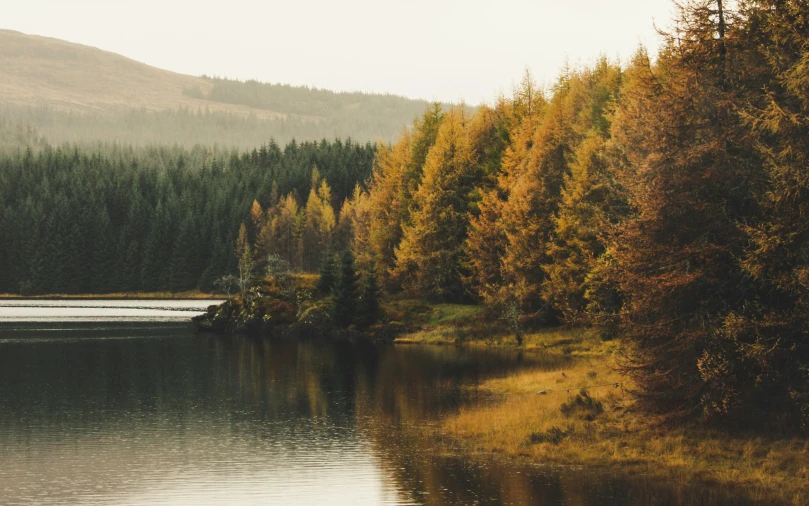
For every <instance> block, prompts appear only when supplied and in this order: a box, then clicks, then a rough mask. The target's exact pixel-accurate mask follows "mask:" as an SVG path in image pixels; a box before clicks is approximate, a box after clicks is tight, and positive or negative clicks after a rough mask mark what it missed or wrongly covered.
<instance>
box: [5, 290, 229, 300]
mask: <svg viewBox="0 0 809 506" xmlns="http://www.w3.org/2000/svg"><path fill="white" fill-rule="evenodd" d="M226 298H227V296H226V295H221V294H215V293H204V292H200V291H199V290H189V291H186V292H116V293H81V294H75V293H51V294H47V295H20V294H17V293H0V299H51V300H60V299H116V300H126V299H226Z"/></svg>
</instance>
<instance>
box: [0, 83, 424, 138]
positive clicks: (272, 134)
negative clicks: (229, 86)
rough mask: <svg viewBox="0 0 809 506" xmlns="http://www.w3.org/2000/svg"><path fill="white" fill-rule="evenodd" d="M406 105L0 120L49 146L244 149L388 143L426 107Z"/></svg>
mask: <svg viewBox="0 0 809 506" xmlns="http://www.w3.org/2000/svg"><path fill="white" fill-rule="evenodd" d="M369 97H374V96H373V95H369ZM369 100H372V99H371V98H369ZM410 102H411V103H412V105H410V106H409V107H403V108H402V109H401V110H396V111H391V110H389V109H387V108H385V107H380V108H377V107H376V105H374V104H370V105H367V106H364V107H362V108H360V110H362V111H364V112H362V113H359V112H357V114H353V113H350V112H349V110H350V108H347V110H346V112H345V114H340V115H337V116H324V117H305V116H295V115H289V116H287V115H283V114H281V115H278V116H277V117H273V118H261V117H258V116H254V115H248V116H244V115H240V114H234V113H226V112H215V111H209V110H204V109H201V110H191V109H173V110H163V111H153V110H146V109H123V110H108V111H103V112H75V111H64V110H59V109H55V108H52V107H47V106H42V107H29V106H19V105H12V104H0V118H2V119H3V121H6V122H8V123H11V124H13V125H25V127H24V128H33V129H35V130H36V131H37V133H38V135H40V136H42V137H44V138H46V139H47V140H48V141H49V142H50V143H51V144H54V145H59V144H63V143H66V142H67V143H72V144H84V143H86V142H87V141H93V142H107V143H113V142H114V143H118V144H128V145H135V146H152V145H158V146H160V145H171V144H178V145H180V146H183V147H186V148H189V149H190V148H192V147H194V146H197V145H203V146H220V147H222V148H227V149H234V148H235V149H241V150H248V149H253V148H255V147H256V146H260V145H261V144H262V143H264V142H266V140H267V139H270V138H272V139H275V141H276V142H277V143H279V144H280V145H286V144H288V143H290V142H292V140H297V141H299V142H300V141H309V142H312V141H317V140H319V139H324V138H327V139H334V138H341V139H346V138H349V137H350V138H352V139H356V140H358V141H361V142H376V141H383V142H390V141H391V140H393V139H395V137H396V135H397V134H398V132H399V131H400V130H401V129H402V128H403V127H404V126H405V125H407V124H408V123H409V122H410V121H412V119H413V117H415V116H416V115H418V114H419V112H421V111H422V110H424V107H425V106H426V102H423V101H417V100H412V101H410ZM412 111H418V112H412Z"/></svg>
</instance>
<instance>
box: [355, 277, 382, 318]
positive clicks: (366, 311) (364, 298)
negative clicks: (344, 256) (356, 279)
mask: <svg viewBox="0 0 809 506" xmlns="http://www.w3.org/2000/svg"><path fill="white" fill-rule="evenodd" d="M381 298H382V290H381V289H380V287H379V284H378V283H377V279H376V267H375V266H374V265H373V263H372V264H370V265H369V266H368V270H367V271H366V272H365V276H363V279H362V287H361V289H360V295H359V300H358V301H357V318H356V321H357V324H358V325H360V326H362V327H368V326H370V325H373V324H374V323H376V322H377V321H378V320H379V317H380V313H381V308H380V306H379V301H380V299H381Z"/></svg>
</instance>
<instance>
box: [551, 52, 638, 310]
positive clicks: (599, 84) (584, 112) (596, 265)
mask: <svg viewBox="0 0 809 506" xmlns="http://www.w3.org/2000/svg"><path fill="white" fill-rule="evenodd" d="M572 81H573V82H572V83H571V84H572V87H573V88H578V90H575V89H574V90H571V91H572V92H573V93H579V94H580V95H581V96H582V98H581V100H580V101H579V107H578V112H577V115H576V118H575V121H574V123H573V124H572V125H571V128H572V129H573V130H574V132H576V133H581V135H580V137H579V139H576V140H575V141H574V142H575V143H576V145H575V147H574V148H573V151H572V153H571V154H570V156H569V163H568V170H569V172H568V173H567V174H566V175H565V179H564V184H563V188H562V194H561V201H560V203H559V209H558V211H557V213H556V216H555V217H554V230H553V234H552V236H551V239H550V241H549V242H548V243H547V247H546V254H547V256H548V263H547V264H545V265H544V269H545V273H546V277H545V279H544V281H543V284H542V297H543V299H544V300H547V301H551V303H552V304H553V305H554V308H555V309H556V310H557V311H558V312H559V313H560V316H562V318H563V319H564V320H565V321H567V322H569V323H574V322H577V323H582V322H592V321H595V322H599V323H602V324H603V323H604V321H603V320H601V321H599V317H600V316H606V315H607V314H613V313H614V312H615V311H617V309H618V304H619V301H618V299H617V296H616V294H615V290H613V289H611V288H610V287H608V286H607V285H606V283H607V281H606V280H605V279H604V276H603V275H602V267H603V263H604V262H605V261H606V258H605V256H604V255H605V253H606V246H605V239H606V238H605V232H606V231H607V230H608V229H609V228H610V227H611V226H612V225H614V224H616V223H618V222H619V221H620V219H621V218H622V217H623V215H624V214H625V212H626V209H625V207H626V206H625V204H624V201H623V197H622V190H621V188H620V187H619V186H618V185H617V184H616V183H615V177H614V174H613V171H612V164H611V163H610V159H609V157H610V153H609V149H608V145H609V142H610V139H609V135H610V132H609V129H610V124H609V119H608V112H609V110H610V108H611V107H612V106H613V104H614V100H615V98H616V97H617V94H618V92H619V88H620V84H621V70H620V69H619V68H618V67H617V66H616V65H612V64H610V63H609V62H607V60H606V59H604V58H602V59H601V60H600V61H599V62H598V63H597V64H596V65H595V66H594V67H592V68H586V69H583V70H582V71H579V72H577V73H576V74H575V76H574V78H573V80H572Z"/></svg>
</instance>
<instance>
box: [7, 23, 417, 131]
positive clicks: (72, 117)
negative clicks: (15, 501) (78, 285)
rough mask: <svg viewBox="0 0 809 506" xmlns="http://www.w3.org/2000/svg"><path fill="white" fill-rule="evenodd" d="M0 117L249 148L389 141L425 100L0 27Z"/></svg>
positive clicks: (39, 126) (39, 125)
mask: <svg viewBox="0 0 809 506" xmlns="http://www.w3.org/2000/svg"><path fill="white" fill-rule="evenodd" d="M0 68H2V69H3V72H2V73H0V119H2V120H5V121H6V122H11V123H18V124H24V125H26V126H31V127H33V128H35V129H36V130H37V131H38V132H39V133H40V134H42V135H44V136H45V137H46V138H48V139H49V140H50V141H51V142H57V143H60V142H64V141H71V142H73V141H97V140H100V141H123V142H129V143H134V144H152V143H178V144H184V145H193V144H198V143H199V144H214V143H215V144H220V145H226V146H234V147H254V146H256V145H259V144H261V143H263V142H266V141H267V140H268V139H269V138H270V137H273V138H275V139H276V140H277V141H279V142H282V143H283V142H287V141H289V140H291V139H292V138H293V137H294V138H296V139H298V140H314V139H321V138H324V137H325V138H331V137H353V138H355V139H357V140H359V141H368V140H378V139H381V140H384V141H390V140H392V139H393V138H395V136H396V135H397V134H398V132H399V131H401V129H402V128H403V127H404V126H405V125H407V124H409V123H410V122H411V121H412V120H413V118H414V117H415V116H416V115H418V114H420V113H421V112H423V111H424V109H425V107H426V106H427V102H425V101H422V100H412V99H408V98H404V97H399V96H394V95H382V94H366V93H334V92H330V91H326V90H318V89H311V88H307V87H295V86H289V85H281V84H265V83H258V82H255V81H250V82H246V83H245V82H240V81H232V80H227V79H212V78H206V77H195V76H189V75H184V74H178V73H175V72H170V71H167V70H163V69H159V68H155V67H151V66H149V65H146V64H143V63H140V62H137V61H134V60H131V59H129V58H126V57H123V56H121V55H118V54H115V53H111V52H108V51H103V50H101V49H97V48H94V47H89V46H84V45H81V44H75V43H71V42H66V41H63V40H58V39H52V38H47V37H40V36H36V35H26V34H23V33H20V32H15V31H11V30H0Z"/></svg>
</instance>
